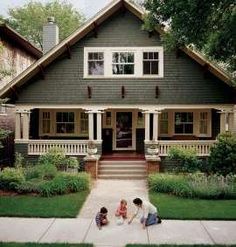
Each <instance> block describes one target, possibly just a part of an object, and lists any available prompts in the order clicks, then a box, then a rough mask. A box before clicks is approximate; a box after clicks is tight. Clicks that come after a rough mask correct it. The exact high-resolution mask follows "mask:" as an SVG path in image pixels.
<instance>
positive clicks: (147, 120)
mask: <svg viewBox="0 0 236 247" xmlns="http://www.w3.org/2000/svg"><path fill="white" fill-rule="evenodd" d="M145 141H150V113H149V112H145Z"/></svg>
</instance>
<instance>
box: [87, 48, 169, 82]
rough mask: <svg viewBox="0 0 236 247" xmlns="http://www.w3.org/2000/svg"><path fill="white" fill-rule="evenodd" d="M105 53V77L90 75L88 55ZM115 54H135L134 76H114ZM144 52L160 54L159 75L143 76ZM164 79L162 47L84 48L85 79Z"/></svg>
mask: <svg viewBox="0 0 236 247" xmlns="http://www.w3.org/2000/svg"><path fill="white" fill-rule="evenodd" d="M89 52H103V53H104V75H89V74H88V53H89ZM113 52H133V53H134V74H133V75H125V74H123V75H122V74H118V75H113V74H112V53H113ZM143 52H158V53H159V74H158V75H144V74H143ZM163 77H164V49H163V47H162V46H150V47H85V48H84V78H96V79H99V78H163Z"/></svg>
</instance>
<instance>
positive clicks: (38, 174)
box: [25, 164, 57, 180]
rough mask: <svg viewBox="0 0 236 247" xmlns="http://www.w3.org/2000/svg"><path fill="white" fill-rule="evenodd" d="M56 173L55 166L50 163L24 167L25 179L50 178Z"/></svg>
mask: <svg viewBox="0 0 236 247" xmlns="http://www.w3.org/2000/svg"><path fill="white" fill-rule="evenodd" d="M56 174H57V168H56V167H55V166H54V165H52V164H43V165H35V166H31V167H28V168H26V169H25V178H26V180H29V179H33V178H40V179H46V180H50V179H53V178H54V177H55V176H56Z"/></svg>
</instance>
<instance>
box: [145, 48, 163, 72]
mask: <svg viewBox="0 0 236 247" xmlns="http://www.w3.org/2000/svg"><path fill="white" fill-rule="evenodd" d="M158 66H159V53H158V52H144V53H143V74H144V75H158V74H159V68H158Z"/></svg>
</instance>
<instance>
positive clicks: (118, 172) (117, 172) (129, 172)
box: [98, 170, 146, 175]
mask: <svg viewBox="0 0 236 247" xmlns="http://www.w3.org/2000/svg"><path fill="white" fill-rule="evenodd" d="M108 174H111V175H132V174H135V175H146V171H145V170H140V171H139V170H102V171H101V170H99V171H98V175H108Z"/></svg>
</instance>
